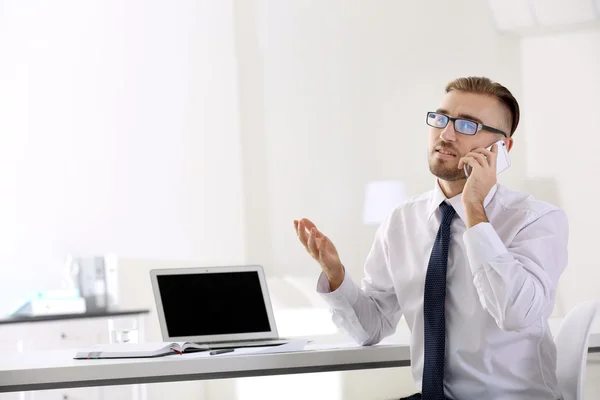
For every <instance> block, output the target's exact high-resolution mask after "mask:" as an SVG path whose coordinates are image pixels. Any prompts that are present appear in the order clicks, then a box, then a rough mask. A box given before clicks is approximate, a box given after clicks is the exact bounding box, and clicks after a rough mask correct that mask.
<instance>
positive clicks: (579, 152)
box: [522, 30, 600, 312]
mask: <svg viewBox="0 0 600 400" xmlns="http://www.w3.org/2000/svg"><path fill="white" fill-rule="evenodd" d="M522 69H523V93H524V104H523V123H524V125H525V127H526V130H527V136H526V138H525V140H526V141H527V143H528V148H529V149H530V151H528V153H527V170H528V174H529V177H530V178H531V179H545V180H547V181H548V182H551V183H552V185H553V186H555V187H556V189H555V192H556V198H557V201H558V203H559V205H560V206H562V207H563V208H564V209H565V211H566V212H567V214H568V216H569V223H570V232H569V233H570V238H569V253H570V254H569V265H568V267H567V269H566V271H565V273H564V275H563V277H562V278H561V284H560V291H561V298H562V301H563V306H564V307H563V308H564V312H568V311H569V310H570V309H571V308H572V307H573V306H574V305H575V304H577V303H579V302H581V301H583V300H586V299H591V298H596V299H598V298H600V289H598V281H599V280H600V269H599V268H598V259H597V247H598V244H597V237H598V234H597V229H596V227H597V226H598V225H600V214H598V213H596V212H595V209H596V207H597V199H598V195H599V194H600V189H599V187H598V185H597V174H598V172H600V158H598V157H596V156H595V155H594V151H593V149H594V147H595V145H596V141H597V139H598V135H599V134H600V114H599V113H598V110H599V109H600V95H599V93H600V74H598V71H600V32H599V31H597V30H596V31H582V32H572V33H563V34H557V35H546V36H539V37H529V38H525V39H524V40H523V42H522Z"/></svg>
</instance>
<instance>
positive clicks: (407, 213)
mask: <svg viewBox="0 0 600 400" xmlns="http://www.w3.org/2000/svg"><path fill="white" fill-rule="evenodd" d="M433 194H434V190H429V191H427V192H424V193H421V194H419V195H416V196H413V197H410V198H408V199H407V200H406V201H404V202H403V203H402V204H399V205H398V206H396V207H395V208H394V210H393V211H392V214H391V215H390V222H392V223H393V222H399V221H402V220H403V219H405V218H407V217H410V218H414V217H415V216H426V215H427V213H428V210H429V207H430V205H431V198H432V196H433Z"/></svg>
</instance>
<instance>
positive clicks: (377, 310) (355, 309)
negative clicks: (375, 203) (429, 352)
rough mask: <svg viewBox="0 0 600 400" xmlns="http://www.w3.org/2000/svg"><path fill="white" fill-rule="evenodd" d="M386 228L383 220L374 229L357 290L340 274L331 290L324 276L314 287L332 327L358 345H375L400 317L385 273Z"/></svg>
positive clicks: (393, 326)
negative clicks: (338, 284)
mask: <svg viewBox="0 0 600 400" xmlns="http://www.w3.org/2000/svg"><path fill="white" fill-rule="evenodd" d="M388 226H389V222H387V221H386V222H384V223H383V224H382V225H381V226H380V228H379V229H378V230H377V234H376V236H375V240H374V242H373V245H372V247H371V251H370V252H369V255H368V257H367V260H366V262H365V267H364V272H365V277H364V278H363V279H362V282H361V288H359V287H358V286H357V285H356V284H355V283H354V282H353V281H352V279H351V278H350V276H349V274H348V273H345V274H344V278H343V281H342V283H341V285H340V286H339V287H338V288H337V289H336V290H334V291H331V290H330V286H329V281H328V280H327V277H326V275H325V274H324V273H321V276H320V277H319V282H318V284H317V291H318V292H319V293H320V294H321V296H322V297H323V298H324V299H325V301H326V302H327V304H328V305H329V306H330V308H331V311H332V320H333V322H334V323H335V325H336V326H337V327H338V328H340V329H342V330H344V331H345V332H347V333H348V334H349V335H350V336H351V337H352V338H353V339H354V340H355V341H356V342H358V343H360V344H362V345H371V344H376V343H378V342H380V341H381V340H382V339H383V338H385V337H386V336H389V335H391V334H392V333H394V331H395V330H396V326H397V325H398V321H399V320H400V317H401V310H400V306H399V304H398V299H397V297H396V293H395V291H394V286H393V282H392V278H391V276H390V274H389V270H388V267H389V265H388V259H389V258H388V256H387V231H388Z"/></svg>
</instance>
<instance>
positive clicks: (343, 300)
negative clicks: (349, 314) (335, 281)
mask: <svg viewBox="0 0 600 400" xmlns="http://www.w3.org/2000/svg"><path fill="white" fill-rule="evenodd" d="M317 292H318V293H319V294H320V295H321V297H322V298H323V299H324V300H325V301H326V302H327V304H329V306H330V307H332V308H334V309H336V308H337V309H341V308H346V307H347V306H348V305H349V306H353V305H354V303H356V300H357V299H358V287H357V286H356V284H355V283H354V282H353V281H352V278H350V276H349V275H348V273H347V272H345V273H344V280H343V281H342V284H341V285H340V287H338V288H337V289H336V290H334V291H333V292H332V291H331V288H330V287H329V281H328V280H327V276H326V275H325V273H324V272H321V275H320V276H319V280H318V282H317Z"/></svg>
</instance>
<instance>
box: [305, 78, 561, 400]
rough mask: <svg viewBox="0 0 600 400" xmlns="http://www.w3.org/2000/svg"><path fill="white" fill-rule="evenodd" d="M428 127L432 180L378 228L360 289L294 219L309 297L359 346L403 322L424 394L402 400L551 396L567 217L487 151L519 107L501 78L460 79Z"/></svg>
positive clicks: (330, 248)
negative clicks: (319, 300)
mask: <svg viewBox="0 0 600 400" xmlns="http://www.w3.org/2000/svg"><path fill="white" fill-rule="evenodd" d="M426 121H427V124H428V125H429V126H430V133H429V157H428V159H429V169H430V171H431V173H432V174H433V175H434V176H436V177H437V179H436V183H435V187H434V189H433V190H432V191H430V192H428V193H425V194H423V195H421V196H418V197H415V198H413V199H411V200H409V201H407V202H406V203H405V204H403V205H401V206H399V207H397V208H396V209H395V210H394V211H393V212H392V214H391V215H390V216H389V217H388V218H387V220H386V221H385V222H383V223H382V225H381V226H380V227H379V229H378V230H377V233H376V237H375V240H374V243H373V246H372V248H371V251H370V253H369V255H368V257H367V260H366V263H365V267H364V273H365V277H364V278H363V279H362V284H361V287H360V288H359V287H358V286H357V285H356V284H355V283H354V282H353V281H352V279H351V278H350V276H349V275H348V274H346V273H345V269H344V267H343V264H342V262H341V260H340V257H339V256H338V253H337V251H336V249H335V246H334V245H333V243H332V241H331V240H330V239H329V238H328V237H327V236H326V235H324V234H323V233H322V232H320V231H319V230H318V229H317V228H316V226H315V225H314V224H313V223H312V222H311V221H309V220H308V219H301V220H299V221H294V227H295V229H296V233H297V234H298V237H299V239H300V241H301V242H302V244H303V245H304V246H305V248H306V250H307V251H308V252H309V254H310V255H311V256H312V257H313V258H314V259H315V260H317V261H318V262H319V264H320V265H321V267H322V274H321V276H320V278H319V281H318V291H319V292H320V293H322V296H323V297H324V298H325V300H327V302H328V304H329V305H330V307H331V309H332V312H333V321H334V322H335V324H336V325H337V326H339V327H341V328H343V329H344V330H345V331H347V332H348V333H349V334H350V335H351V336H352V337H353V338H354V339H355V340H356V341H357V342H359V343H361V344H363V345H370V344H375V343H377V342H379V341H381V340H382V339H383V338H384V337H386V336H388V335H390V334H392V333H393V332H394V331H395V329H396V326H397V324H398V321H399V320H400V318H401V316H404V317H405V319H406V322H407V324H408V326H409V328H410V331H411V337H412V340H411V366H412V373H413V377H414V380H415V382H416V384H417V387H418V388H419V389H420V391H421V393H417V394H415V395H414V396H411V397H409V398H410V399H421V398H422V399H424V400H438V399H446V398H447V399H454V400H495V399H498V400H510V399H515V400H517V399H518V400H523V399H527V400H537V399H540V400H542V399H544V400H548V399H560V398H561V394H560V392H559V389H558V385H557V378H556V348H555V345H554V342H553V338H552V335H551V333H550V329H549V327H548V323H547V320H548V317H549V316H550V314H551V313H552V310H553V308H554V301H555V293H556V287H557V284H558V280H559V277H560V275H561V273H562V272H563V270H564V268H565V266H566V265H567V239H568V222H567V217H566V215H565V213H564V212H563V211H562V210H560V209H559V208H557V207H554V206H552V205H550V204H547V203H544V202H541V201H538V200H535V199H534V198H532V197H531V196H529V195H527V194H523V193H519V192H516V191H512V190H510V189H508V188H506V187H504V186H502V185H499V184H497V180H496V157H497V154H498V147H497V145H494V146H493V147H492V148H491V150H487V147H489V146H490V145H492V144H493V143H495V142H497V141H498V140H499V139H502V140H503V141H504V143H505V145H506V148H507V149H508V150H509V151H510V149H511V148H512V145H513V139H512V134H513V133H514V132H515V130H516V128H517V125H518V123H519V105H518V103H517V101H516V99H515V98H514V97H513V95H512V94H511V93H510V91H509V90H508V89H506V88H505V87H504V86H502V85H500V84H498V83H495V82H492V81H491V80H489V79H487V78H478V77H469V78H460V79H457V80H455V81H453V82H450V83H449V84H448V85H447V87H446V94H445V96H444V97H443V99H442V101H441V105H440V107H439V109H438V110H437V111H435V112H430V113H427V120H426ZM465 166H467V168H468V170H469V171H468V172H469V175H468V178H467V175H466V171H465Z"/></svg>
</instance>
